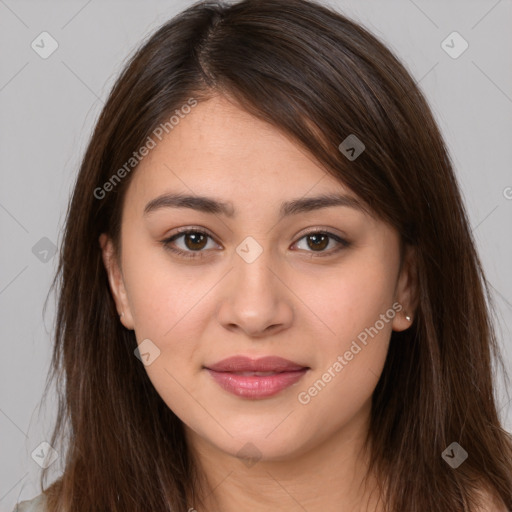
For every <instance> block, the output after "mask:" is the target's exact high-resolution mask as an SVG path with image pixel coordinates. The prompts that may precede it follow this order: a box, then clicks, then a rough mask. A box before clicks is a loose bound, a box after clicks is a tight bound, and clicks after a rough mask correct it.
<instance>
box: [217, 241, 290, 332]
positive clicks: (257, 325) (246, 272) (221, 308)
mask: <svg viewBox="0 0 512 512" xmlns="http://www.w3.org/2000/svg"><path fill="white" fill-rule="evenodd" d="M270 259H271V258H270V251H269V250H264V251H263V252H262V254H261V255H260V256H259V257H258V258H257V259H256V260H255V261H252V262H251V263H248V262H247V261H245V260H244V259H243V258H241V257H240V256H239V255H238V254H235V255H234V268H233V270H232V271H231V272H229V274H228V276H226V279H225V280H224V284H223V290H222V294H221V295H222V299H221V300H220V302H219V305H218V307H217V309H216V314H217V320H218V322H219V323H220V324H221V325H222V326H223V327H224V328H225V329H227V330H229V331H233V332H234V331H237V330H239V331H241V332H243V333H245V334H246V335H247V336H249V337H252V338H261V337H265V336H268V335H269V334H277V333H279V332H281V331H283V330H285V329H287V328H289V327H290V325H291V324H292V322H293V315H294V307H293V293H292V292H291V291H290V289H289V288H288V287H287V285H286V278H285V276H284V275H283V273H282V272H279V270H278V269H279V268H280V267H279V265H276V263H275V261H274V262H271V261H270Z"/></svg>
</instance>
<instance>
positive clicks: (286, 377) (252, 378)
mask: <svg viewBox="0 0 512 512" xmlns="http://www.w3.org/2000/svg"><path fill="white" fill-rule="evenodd" d="M206 370H208V373H209V374H210V375H211V376H212V377H213V379H214V380H215V382H217V384H219V386H220V387H221V388H222V389H225V390H226V391H229V392H230V393H233V394H234V395H237V396H240V397H243V398H253V399H256V398H267V397H269V396H273V395H276V394H277V393H279V392H280V391H282V390H283V389H286V388H287V387H289V386H291V385H292V384H295V383H296V382H298V381H299V380H300V379H301V378H302V377H303V376H304V374H305V373H306V372H307V371H308V368H304V369H303V370H297V371H290V372H281V373H275V374H274V375H265V376H258V375H237V374H235V373H229V372H216V371H214V370H210V369H209V368H206Z"/></svg>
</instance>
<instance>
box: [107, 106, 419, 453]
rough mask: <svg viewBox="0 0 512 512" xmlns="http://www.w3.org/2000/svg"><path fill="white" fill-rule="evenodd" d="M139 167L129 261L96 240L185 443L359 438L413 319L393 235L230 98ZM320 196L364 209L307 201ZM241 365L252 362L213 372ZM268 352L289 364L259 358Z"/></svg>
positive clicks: (257, 447)
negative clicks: (236, 361)
mask: <svg viewBox="0 0 512 512" xmlns="http://www.w3.org/2000/svg"><path fill="white" fill-rule="evenodd" d="M347 165H350V162H349V161H348V160H347ZM134 172H135V174H134V176H133V177H132V178H133V179H132V182H131V183H130V186H129V188H128V191H127V195H126V198H125V203H124V210H123V217H122V228H121V243H122V251H121V264H120V267H118V265H117V263H116V260H115V258H113V257H112V245H111V243H110V240H108V239H106V238H105V237H104V236H102V237H101V239H100V241H101V243H102V247H103V253H104V261H105V265H106V267H107V269H108V272H109V279H110V285H111V289H112V292H113V295H114V298H115V300H116V304H117V308H118V310H119V313H121V312H122V313H123V316H122V317H121V321H122V322H123V324H124V325H125V326H126V327H127V328H129V329H134V330H135V335H136V338H137V342H138V344H141V343H143V344H142V345H141V346H140V352H141V353H142V359H143V360H144V361H145V363H144V364H145V369H146V371H147V373H148V376H149V378H150V379H151V382H152V383H153V385H154V387H155V389H156V390H157V392H158V393H159V394H160V396H161V397H162V399H163V400H164V401H165V402H166V404H167V405H168V406H169V408H171V409H172V410H173V411H174V412H175V414H176V415H177V416H178V417H179V418H181V420H182V421H183V422H184V424H185V426H186V429H187V432H188V434H189V435H190V436H191V438H192V439H197V440H201V441H202V442H207V443H208V444H209V446H213V447H215V448H217V449H220V450H222V451H224V452H226V453H229V454H233V455H235V454H237V453H238V452H239V451H240V450H241V449H247V446H251V447H252V448H251V449H252V450H253V451H254V452H255V454H258V455H257V456H258V457H262V458H266V459H268V460H272V459H274V460H278V459H284V458H286V457H288V456H291V455H293V454H298V453H300V452H305V451H306V450H309V449H311V448H313V447H314V446H315V445H318V444H319V443H322V442H324V441H325V440H326V439H329V438H330V437H332V436H334V435H335V434H337V433H339V432H341V431H344V432H350V431H352V432H362V430H364V428H365V422H366V420H367V418H368V413H369V407H370V399H371V395H372V393H373V390H374V388H375V386H376V384H377V381H378V378H379V376H380V374H381V371H382V368H383V365H384V361H385V359H386V353H387V350H388V342H389V338H390V335H391V331H392V330H393V329H394V330H403V329H405V328H407V327H408V326H409V324H410V322H409V321H407V320H406V319H405V314H407V313H409V312H410V310H409V309H408V306H409V305H410V296H411V294H410V289H411V285H410V282H411V281H410V279H409V274H408V272H406V271H407V268H408V266H407V265H405V266H404V267H403V270H402V272H401V273H400V272H399V271H400V268H399V265H400V261H399V237H398V234H397V232H396V231H395V230H394V229H392V228H391V227H390V226H388V225H387V224H385V223H383V222H381V221H378V220H375V219H374V218H372V217H370V216H368V215H367V214H365V213H364V212H363V211H362V210H360V209H359V208H357V206H356V205H357V198H356V196H355V195H354V194H353V193H352V192H351V191H350V190H349V189H347V188H346V187H343V186H342V185H341V184H340V183H338V182H337V181H336V180H335V179H333V178H332V177H331V176H329V175H328V174H326V173H325V172H324V171H323V170H322V168H321V167H320V166H318V165H317V164H315V162H314V161H313V159H312V158H311V157H308V155H307V153H306V152H304V151H303V150H300V149H299V148H298V147H297V146H296V145H295V144H294V143H293V142H291V141H290V140H289V139H288V138H287V137H285V136H284V135H283V134H282V133H281V132H279V131H277V130H276V129H275V128H273V127H272V126H270V125H268V124H266V123H264V122H263V121H260V120H258V119H256V118H254V117H252V116H251V115H249V114H248V113H246V112H245V111H242V110H240V109H238V108H237V107H235V106H234V105H232V104H231V103H229V102H228V101H227V100H225V99H222V98H216V99H212V100H210V101H208V102H204V103H200V104H199V105H198V106H196V107H195V108H194V109H193V110H192V112H191V113H190V114H188V115H187V116H186V117H184V118H183V119H181V120H180V122H179V124H178V125H177V126H176V127H175V128H174V129H173V130H172V131H171V132H170V133H169V134H168V135H167V136H166V137H165V138H163V139H162V141H161V142H159V143H158V144H157V145H156V147H155V148H153V149H152V150H151V151H150V153H149V154H148V155H147V156H146V157H145V158H144V159H143V161H142V162H141V163H140V165H139V167H138V168H137V170H136V171H134ZM166 194H168V195H171V194H172V195H176V194H180V195H182V196H190V197H191V198H189V199H188V200H183V201H181V203H180V204H177V202H176V201H173V200H171V198H167V200H166V199H165V195H166ZM327 195H328V196H331V197H333V196H334V195H339V196H348V198H350V199H356V201H350V200H348V201H345V204H331V205H327V206H326V205H325V204H324V205H322V202H321V201H316V202H315V201H311V199H312V198H317V197H320V196H327ZM157 198H160V199H159V200H158V201H155V200H156V199H157ZM162 198H163V199H162ZM200 198H208V199H207V200H206V199H204V200H200ZM214 202H215V203H214ZM217 202H218V203H220V204H222V205H224V206H222V207H220V206H215V204H216V203H217ZM342 203H343V202H342ZM352 203H353V204H352ZM148 205H149V206H148ZM184 229H190V230H194V231H195V233H193V234H189V235H179V233H178V231H180V230H184ZM315 230H317V231H320V232H321V233H317V234H316V235H315V234H311V232H312V231H315ZM198 232H199V233H198ZM327 234H329V235H328V236H327ZM171 237H175V238H174V240H173V241H169V239H170V238H171ZM165 240H168V242H167V245H166V242H165ZM174 250H176V251H183V254H179V253H176V252H174ZM402 308H403V309H402ZM233 356H242V357H244V358H247V359H248V360H245V361H244V360H242V363H241V366H236V365H235V366H229V365H227V366H225V367H224V369H223V370H224V371H217V372H216V371H213V370H212V367H213V366H214V365H216V364H217V363H219V362H221V361H223V360H225V359H227V358H231V357H233ZM269 356H271V357H278V358H283V359H285V360H287V361H288V362H291V363H293V364H294V365H295V366H287V365H286V364H284V365H282V364H281V363H282V361H281V362H279V361H277V362H276V360H271V359H270V360H267V361H266V363H265V362H264V363H265V364H263V363H261V362H260V363H258V362H257V361H256V363H254V360H258V359H260V358H264V357H265V358H267V357H269ZM134 357H135V356H134ZM251 361H252V363H254V364H255V366H251ZM141 364H142V363H141ZM257 369H259V370H260V371H265V373H264V374H263V375H261V374H259V373H256V374H255V373H254V370H257ZM237 370H238V371H237ZM251 370H252V371H251ZM247 443H251V444H250V445H247ZM244 447H245V448H244Z"/></svg>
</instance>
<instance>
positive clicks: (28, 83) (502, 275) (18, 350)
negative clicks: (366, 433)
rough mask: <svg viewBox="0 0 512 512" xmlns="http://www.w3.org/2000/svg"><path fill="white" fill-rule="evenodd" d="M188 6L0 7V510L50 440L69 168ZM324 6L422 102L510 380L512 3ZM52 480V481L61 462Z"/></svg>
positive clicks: (21, 491) (503, 400)
mask: <svg viewBox="0 0 512 512" xmlns="http://www.w3.org/2000/svg"><path fill="white" fill-rule="evenodd" d="M190 4H191V2H190V1H185V0H180V1H176V0H173V1H165V2H164V1H152V2H142V1H124V2H116V1H105V0H102V1H100V0H91V1H86V0H84V1H81V2H75V1H66V2H64V1H59V2H55V1H54V2H43V1H37V2H36V1H22V0H0V48H2V57H1V63H0V111H1V117H0V141H1V145H0V173H1V183H2V186H1V189H0V232H1V240H2V244H1V250H0V264H1V265H0V313H1V324H0V325H1V328H2V334H1V343H2V345H1V346H2V355H3V357H2V358H1V359H0V375H1V388H0V449H1V452H0V453H1V456H0V460H1V461H2V463H1V467H0V511H8V512H10V511H11V510H12V507H13V506H14V504H15V503H16V501H19V500H21V499H28V498H30V497H32V496H35V495H36V494H39V492H40V491H39V488H38V478H39V471H40V468H39V466H38V465H37V464H36V463H35V462H34V460H33V459H32V457H31V453H32V452H33V451H34V449H36V448H37V447H38V446H39V445H40V443H41V442H43V441H45V440H47V439H49V437H50V427H51V426H52V421H53V417H54V413H55V403H54V400H53V398H54V397H53V396H50V399H49V401H48V402H47V405H48V406H47V407H46V408H43V409H39V407H38V406H39V403H40V400H41V392H42V388H43V384H44V382H45V377H46V373H47V371H48V365H49V360H50V355H51V332H52V325H53V324H52V323H53V316H54V302H53V298H52V299H51V300H50V301H49V308H48V310H47V313H46V315H45V316H44V318H43V313H42V307H43V303H44V300H45V298H46V295H47V293H48V289H49V286H50V282H51V279H52V276H53V273H54V271H55V265H56V260H57V258H55V257H54V258H52V257H51V256H52V252H51V249H52V247H53V246H54V245H55V244H56V245H58V244H59V243H60V240H61V235H60V232H61V229H62V225H63V221H64V215H65V208H66V205H67V200H68V197H69V194H70V187H71V184H72V183H73V179H74V176H75V174H76V172H77V168H78V164H79V161H80V158H81V156H82V155H83V152H84V150H85V146H86V142H87V140H88V138H89V135H90V133H91V129H92V127H93V125H94V122H95V121H96V119H97V116H98V115H99V112H100V109H101V107H102V105H103V103H104V100H105V99H106V97H107V94H108V92H109V90H110V88H111V86H112V85H113V82H114V80H115V78H116V76H117V74H118V73H119V71H120V69H121V68H122V66H123V64H124V62H126V59H127V57H128V56H129V55H131V53H132V52H133V50H134V49H135V48H136V46H137V45H138V44H139V43H140V42H141V41H142V39H143V38H145V37H146V36H147V35H148V34H149V33H151V32H152V31H153V30H154V29H156V28H157V27H158V26H160V25H161V24H162V23H164V22H165V21H166V20H167V19H169V18H170V17H172V16H173V15H174V14H176V13H177V12H179V11H180V10H182V9H183V8H185V7H186V6H188V5H190ZM329 4H330V5H332V6H334V7H336V8H337V9H339V10H340V11H341V12H343V13H345V14H347V15H348V16H349V17H351V18H353V19H355V20H357V21H359V22H360V23H362V24H363V25H365V26H366V27H368V28H369V29H370V30H371V31H372V32H373V33H374V34H376V35H377V36H378V37H380V38H381V39H382V40H383V41H384V42H385V43H387V45H388V46H389V47H390V48H391V49H392V50H393V51H394V52H395V53H396V54H397V55H398V56H399V58H401V59H402V61H403V62H404V63H405V65H406V66H407V68H408V69H409V70H410V72H411V73H412V75H413V76H414V77H415V79H416V80H417V81H418V83H419V85H420V87H421V89H422V90H423V91H424V93H425V94H426V96H427V99H428V100H429V102H430V105H431V107H432V109H433V111H434V115H435V117H436V119H437V121H438V123H439V126H440V128H441V131H442V133H443V135H444V137H445V139H446V141H447V143H448V147H449V150H450V153H451V157H452V159H453V162H454V166H455V168H456V172H457V175H458V178H459V181H460V183H461V187H462V191H463V194H464V198H465V201H466V205H467V208H468V211H469V216H470V221H471V226H472V229H473V233H474V235H475V238H476V241H477V244H478V250H479V252H480V255H481V257H482V260H483V264H484V268H485V270H486V272H487V276H488V278H489V280H490V282H491V284H492V286H493V288H494V292H495V301H496V305H497V313H498V319H499V326H498V334H499V337H500V343H501V345H502V347H503V351H504V356H505V362H506V365H507V368H509V369H510V368H511V367H512V342H511V332H510V331H511V326H512V304H511V303H512V271H511V269H510V262H511V261H512V258H511V256H512V240H511V233H512V231H511V225H512V222H511V221H512V188H508V187H512V172H511V170H510V169H511V166H510V162H511V161H512V149H511V147H512V144H511V143H512V139H511V135H512V66H511V62H510V56H511V55H512V32H511V31H510V27H511V26H512V2H511V1H510V0H509V1H507V0H501V1H496V0H492V1H485V0H478V1H475V0H474V1H468V0H464V1H446V0H443V1H426V0H421V1H420V0H414V1H413V0H397V1H382V0H381V1H364V0H360V1H355V0H351V1H342V0H330V2H329ZM43 31H47V32H49V33H50V34H51V36H52V37H53V38H54V39H55V40H56V41H57V42H58V45H59V46H58V49H57V50H56V51H55V52H54V53H53V54H52V55H51V56H50V57H48V58H47V59H43V58H41V57H40V56H39V55H38V54H37V53H36V52H35V51H34V50H33V49H32V47H31V43H32V41H34V40H36V38H38V36H39V34H41V32H43ZM453 31H457V32H459V33H460V34H461V35H462V37H463V38H464V39H465V40H466V41H467V42H468V44H469V47H468V49H467V50H466V51H465V52H464V53H462V54H461V55H460V56H459V57H458V58H455V59H454V58H452V57H450V56H449V55H448V54H447V53H446V51H445V50H444V49H443V47H442V45H441V43H442V41H443V40H445V39H446V37H447V36H448V35H449V34H451V33H452V32H453ZM37 40H39V39H37ZM37 40H36V42H37ZM449 44H452V43H449ZM453 45H454V48H455V49H458V48H460V47H461V46H460V44H459V42H457V41H456V42H454V43H453ZM46 48H48V45H47V44H46ZM507 197H508V198H507ZM45 237H46V238H47V239H48V240H46V239H45V240H43V241H41V239H43V238H45ZM34 246H35V249H33V248H34ZM45 251H48V252H45ZM46 260H47V261H46ZM497 390H498V395H499V400H500V408H501V416H502V420H503V423H504V425H505V427H506V428H507V430H509V431H512V403H511V402H510V398H511V397H510V396H508V397H507V390H506V388H505V386H504V385H503V383H502V382H501V381H500V382H498V388H497ZM52 469H54V472H55V476H58V474H59V472H60V468H59V461H57V463H55V464H53V465H52Z"/></svg>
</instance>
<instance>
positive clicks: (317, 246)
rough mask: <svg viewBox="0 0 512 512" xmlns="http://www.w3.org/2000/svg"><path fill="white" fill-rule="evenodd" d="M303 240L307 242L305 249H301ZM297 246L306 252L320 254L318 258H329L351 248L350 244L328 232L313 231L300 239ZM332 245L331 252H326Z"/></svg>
mask: <svg viewBox="0 0 512 512" xmlns="http://www.w3.org/2000/svg"><path fill="white" fill-rule="evenodd" d="M302 240H305V241H306V244H305V245H306V246H305V247H300V244H301V243H302ZM331 242H332V244H331ZM296 245H297V246H298V248H299V249H302V250H305V251H306V252H310V253H318V254H316V255H317V256H324V255H325V256H328V255H330V254H334V253H337V252H339V251H341V250H343V249H345V248H347V247H349V246H350V242H348V241H347V240H344V239H343V238H340V237H339V236H337V235H335V234H334V233H330V232H328V231H313V232H311V233H308V234H306V235H304V236H303V237H302V238H300V240H299V241H298V242H296ZM330 245H332V247H331V248H330V250H326V249H327V248H328V247H329V246H330Z"/></svg>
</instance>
